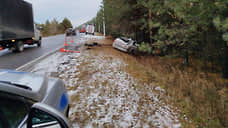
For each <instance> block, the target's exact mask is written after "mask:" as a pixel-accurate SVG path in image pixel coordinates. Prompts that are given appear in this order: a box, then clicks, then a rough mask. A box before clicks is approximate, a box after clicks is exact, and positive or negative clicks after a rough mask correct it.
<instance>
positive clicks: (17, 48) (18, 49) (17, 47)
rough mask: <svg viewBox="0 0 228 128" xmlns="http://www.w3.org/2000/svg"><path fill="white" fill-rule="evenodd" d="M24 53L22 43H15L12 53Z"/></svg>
mask: <svg viewBox="0 0 228 128" xmlns="http://www.w3.org/2000/svg"><path fill="white" fill-rule="evenodd" d="M23 51H24V42H23V41H18V42H16V44H15V46H14V48H13V52H23Z"/></svg>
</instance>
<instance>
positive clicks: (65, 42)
mask: <svg viewBox="0 0 228 128" xmlns="http://www.w3.org/2000/svg"><path fill="white" fill-rule="evenodd" d="M64 46H67V31H66V34H65V44H64Z"/></svg>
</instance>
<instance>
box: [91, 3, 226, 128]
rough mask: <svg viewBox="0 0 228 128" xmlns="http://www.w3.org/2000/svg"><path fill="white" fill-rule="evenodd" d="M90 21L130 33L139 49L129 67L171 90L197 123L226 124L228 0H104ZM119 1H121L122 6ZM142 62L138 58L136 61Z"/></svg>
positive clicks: (115, 31)
mask: <svg viewBox="0 0 228 128" xmlns="http://www.w3.org/2000/svg"><path fill="white" fill-rule="evenodd" d="M103 4H104V6H103V7H102V8H101V10H100V11H99V12H98V13H97V16H96V17H95V18H94V19H92V20H91V21H89V22H88V23H94V24H95V26H96V30H97V31H99V32H103V27H102V25H103V18H104V19H105V23H106V33H107V34H108V35H111V36H112V37H114V38H116V37H119V36H126V37H131V38H133V39H135V40H137V42H138V43H140V44H141V45H140V46H139V50H140V51H141V54H140V55H139V56H137V57H126V58H125V60H127V61H128V62H129V63H132V65H134V66H132V67H128V68H129V71H130V72H132V73H133V74H135V75H136V76H138V77H141V78H142V80H145V82H151V83H157V84H158V85H159V86H162V87H163V88H164V89H165V90H167V96H171V97H172V99H173V103H175V104H176V105H177V106H179V107H180V108H182V110H183V114H186V115H188V117H190V118H191V119H192V121H193V122H194V124H195V126H198V127H211V128H216V127H228V124H227V123H228V117H227V115H228V111H227V105H228V96H227V94H228V82H227V80H226V79H224V78H228V15H227V14H228V1H227V0H220V1H208V0H201V1H197V0H188V1H187V0H153V1H151V0H124V1H123V0H103ZM120 5H121V6H120ZM136 62H138V63H136Z"/></svg>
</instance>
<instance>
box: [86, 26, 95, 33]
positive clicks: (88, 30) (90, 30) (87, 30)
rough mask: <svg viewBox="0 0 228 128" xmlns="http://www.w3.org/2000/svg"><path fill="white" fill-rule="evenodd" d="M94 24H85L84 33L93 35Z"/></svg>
mask: <svg viewBox="0 0 228 128" xmlns="http://www.w3.org/2000/svg"><path fill="white" fill-rule="evenodd" d="M94 28H95V27H94V25H92V24H89V25H87V27H86V35H87V34H92V35H94Z"/></svg>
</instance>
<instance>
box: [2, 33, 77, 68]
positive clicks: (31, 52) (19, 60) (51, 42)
mask: <svg viewBox="0 0 228 128" xmlns="http://www.w3.org/2000/svg"><path fill="white" fill-rule="evenodd" d="M78 37H79V36H75V37H74V38H78ZM70 40H71V39H70V37H68V42H70ZM64 42H65V36H64V35H58V36H52V37H46V38H43V39H42V46H41V47H40V48H39V47H37V46H36V45H30V46H29V45H25V49H24V51H23V52H21V53H13V52H11V51H10V50H8V49H5V50H3V51H0V69H16V68H18V67H20V66H22V65H24V64H26V63H28V62H30V61H32V60H34V59H36V58H38V57H40V56H42V55H45V54H48V53H49V52H51V51H53V50H56V49H57V48H60V47H61V46H63V45H64Z"/></svg>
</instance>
